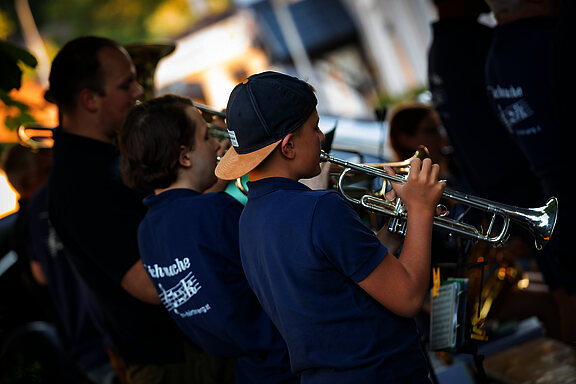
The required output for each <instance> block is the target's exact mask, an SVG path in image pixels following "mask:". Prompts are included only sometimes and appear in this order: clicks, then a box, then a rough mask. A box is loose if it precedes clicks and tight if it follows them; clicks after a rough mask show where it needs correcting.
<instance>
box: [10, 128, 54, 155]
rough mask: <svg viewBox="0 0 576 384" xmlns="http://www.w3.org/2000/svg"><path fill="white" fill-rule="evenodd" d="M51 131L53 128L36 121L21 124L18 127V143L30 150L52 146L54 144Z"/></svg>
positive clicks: (52, 131)
mask: <svg viewBox="0 0 576 384" xmlns="http://www.w3.org/2000/svg"><path fill="white" fill-rule="evenodd" d="M53 133H54V128H48V127H45V126H43V125H40V124H36V123H26V124H21V125H20V126H19V127H18V139H19V140H20V144H21V145H22V146H25V147H28V148H30V149H31V150H32V151H38V150H40V149H46V148H52V146H53V145H54V139H53V138H52V134H53Z"/></svg>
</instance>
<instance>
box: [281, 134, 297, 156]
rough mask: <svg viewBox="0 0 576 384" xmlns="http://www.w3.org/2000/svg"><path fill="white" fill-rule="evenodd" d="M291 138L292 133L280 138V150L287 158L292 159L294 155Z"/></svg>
mask: <svg viewBox="0 0 576 384" xmlns="http://www.w3.org/2000/svg"><path fill="white" fill-rule="evenodd" d="M293 139H294V138H293V134H292V133H289V134H288V135H286V137H284V138H283V139H282V142H281V143H280V150H281V152H282V155H283V156H284V157H286V158H288V159H293V158H294V156H296V150H295V148H294V140H293Z"/></svg>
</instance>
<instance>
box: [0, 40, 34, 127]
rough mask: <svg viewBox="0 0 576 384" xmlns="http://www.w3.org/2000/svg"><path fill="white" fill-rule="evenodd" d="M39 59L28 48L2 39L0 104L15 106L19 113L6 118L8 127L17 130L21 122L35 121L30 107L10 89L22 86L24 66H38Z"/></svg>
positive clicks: (0, 50) (0, 51) (5, 106)
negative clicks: (20, 100)
mask: <svg viewBox="0 0 576 384" xmlns="http://www.w3.org/2000/svg"><path fill="white" fill-rule="evenodd" d="M37 65H38V61H37V60H36V58H35V57H34V56H33V55H32V54H31V53H30V52H28V51H27V50H25V49H22V48H20V47H18V46H16V45H14V44H11V43H8V42H6V41H2V40H0V73H1V74H2V76H0V106H3V108H6V109H10V108H15V109H16V111H17V113H16V114H15V115H10V116H8V117H7V118H6V121H5V122H4V124H5V125H6V127H8V129H10V130H15V129H16V128H17V127H18V126H19V125H20V124H22V123H25V122H30V121H34V118H33V117H32V116H31V115H30V114H29V107H28V106H27V105H26V104H23V103H20V102H18V101H16V100H14V99H12V97H11V96H10V91H12V90H13V89H16V90H18V89H20V87H21V86H22V74H23V70H22V67H23V66H27V67H30V68H36V66H37Z"/></svg>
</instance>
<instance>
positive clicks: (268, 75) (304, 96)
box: [216, 71, 318, 180]
mask: <svg viewBox="0 0 576 384" xmlns="http://www.w3.org/2000/svg"><path fill="white" fill-rule="evenodd" d="M317 103H318V101H317V99H316V96H315V95H314V89H313V88H312V87H311V86H310V85H309V84H308V83H306V82H305V81H302V80H300V79H298V78H296V77H292V76H288V75H285V74H282V73H278V72H272V71H267V72H262V73H258V74H256V75H252V76H250V77H248V78H247V79H245V80H244V81H242V82H241V83H240V84H238V85H236V87H235V88H234V89H233V90H232V93H231V94H230V98H229V99H228V105H227V107H226V125H227V129H228V133H229V135H230V141H231V142H232V147H230V149H228V151H227V152H226V154H225V155H224V156H223V157H222V159H221V160H220V162H219V163H218V166H217V167H216V176H218V178H220V179H224V180H233V179H236V178H238V177H241V176H244V175H245V174H247V173H248V172H250V171H251V170H253V169H254V168H256V167H257V166H258V164H260V163H261V162H262V161H263V160H264V159H265V158H266V157H267V156H268V155H269V154H270V153H272V151H273V150H274V149H275V148H276V146H277V145H278V144H279V143H280V142H281V141H282V139H283V138H284V137H285V136H286V135H288V134H289V133H292V132H294V131H295V130H296V129H298V128H299V127H301V126H302V125H303V124H304V123H305V122H306V120H307V119H308V118H309V117H310V115H311V114H312V112H314V110H315V109H316V104H317Z"/></svg>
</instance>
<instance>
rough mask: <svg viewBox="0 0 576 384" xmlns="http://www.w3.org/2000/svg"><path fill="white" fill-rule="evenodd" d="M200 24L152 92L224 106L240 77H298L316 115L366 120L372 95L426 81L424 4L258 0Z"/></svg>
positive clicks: (161, 69) (428, 17)
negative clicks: (315, 103)
mask: <svg viewBox="0 0 576 384" xmlns="http://www.w3.org/2000/svg"><path fill="white" fill-rule="evenodd" d="M238 3H239V6H238V7H236V8H234V9H232V10H230V11H229V12H227V13H226V14H222V15H219V16H217V17H216V18H213V19H205V20H204V21H203V22H202V23H201V24H199V25H196V26H195V28H194V30H192V31H190V32H189V33H188V34H187V35H185V36H182V37H181V38H179V39H177V41H176V50H175V52H174V53H173V54H171V55H170V56H168V57H166V58H165V59H164V60H162V61H161V62H160V64H159V65H158V70H157V73H156V83H157V88H158V90H159V93H166V92H178V93H184V94H187V95H188V96H190V97H192V98H194V99H196V100H198V101H201V102H204V103H205V104H208V105H213V106H215V107H217V108H224V107H225V105H226V101H227V98H228V95H229V93H230V91H231V90H232V88H233V86H234V85H235V84H236V83H237V82H238V81H240V80H242V79H243V78H244V77H246V76H249V75H251V74H253V73H256V72H260V71H263V70H267V69H273V70H274V69H275V70H279V71H282V72H285V73H289V74H293V75H296V76H299V77H301V78H303V79H306V80H308V81H309V82H310V83H312V84H313V85H314V86H315V88H316V89H317V93H318V97H319V99H320V104H319V107H320V112H321V113H327V114H331V115H342V116H346V117H352V118H374V110H373V109H374V105H375V99H376V97H377V96H378V94H382V93H386V94H390V95H396V94H402V93H404V92H406V91H408V90H410V89H413V88H417V87H422V86H424V85H425V84H426V51H427V46H428V44H429V39H430V32H429V25H430V22H431V21H432V20H433V18H434V17H435V13H434V10H433V8H432V6H431V4H429V3H430V0H403V1H398V0H299V1H289V0H260V1H248V0H244V1H239V2H238Z"/></svg>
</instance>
